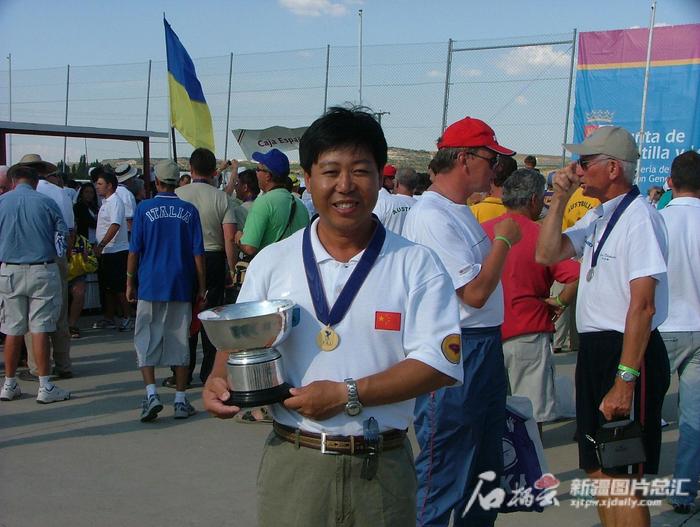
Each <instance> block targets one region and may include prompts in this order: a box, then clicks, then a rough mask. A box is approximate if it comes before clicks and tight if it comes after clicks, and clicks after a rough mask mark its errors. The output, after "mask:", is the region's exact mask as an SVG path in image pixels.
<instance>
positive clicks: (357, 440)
mask: <svg viewBox="0 0 700 527" xmlns="http://www.w3.org/2000/svg"><path fill="white" fill-rule="evenodd" d="M272 428H273V430H274V431H275V433H276V434H277V436H278V437H279V438H280V439H283V440H285V441H287V442H289V443H293V444H294V445H296V447H297V448H299V447H302V446H303V447H306V448H313V449H314V450H320V451H321V453H323V454H348V455H354V454H367V453H369V452H370V448H368V447H367V444H366V443H365V440H364V438H363V437H362V436H332V435H327V434H314V433H312V432H305V431H304V430H300V429H298V428H292V427H291V426H287V425H283V424H282V423H278V422H277V421H275V422H273V423H272ZM379 435H380V437H381V439H380V446H379V450H380V451H382V450H392V449H395V448H399V447H401V446H402V445H403V442H404V439H406V430H389V431H387V432H383V433H382V434H379ZM375 453H376V452H375Z"/></svg>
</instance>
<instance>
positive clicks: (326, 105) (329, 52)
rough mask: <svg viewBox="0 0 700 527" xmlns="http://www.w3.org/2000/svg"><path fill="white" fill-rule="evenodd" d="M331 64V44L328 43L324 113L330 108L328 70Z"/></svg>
mask: <svg viewBox="0 0 700 527" xmlns="http://www.w3.org/2000/svg"><path fill="white" fill-rule="evenodd" d="M330 66H331V45H330V44H326V85H325V87H324V90H323V113H326V108H328V70H329V69H330Z"/></svg>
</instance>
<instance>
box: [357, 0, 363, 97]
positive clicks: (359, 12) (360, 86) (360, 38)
mask: <svg viewBox="0 0 700 527" xmlns="http://www.w3.org/2000/svg"><path fill="white" fill-rule="evenodd" d="M357 14H358V16H359V17H360V28H359V29H360V36H359V44H360V45H359V46H358V52H359V60H358V64H359V77H360V78H359V88H360V106H362V9H360V10H358V12H357Z"/></svg>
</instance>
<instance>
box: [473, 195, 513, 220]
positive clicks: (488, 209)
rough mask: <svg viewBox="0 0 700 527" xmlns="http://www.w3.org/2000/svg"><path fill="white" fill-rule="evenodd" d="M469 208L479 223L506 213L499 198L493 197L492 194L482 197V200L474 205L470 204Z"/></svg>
mask: <svg viewBox="0 0 700 527" xmlns="http://www.w3.org/2000/svg"><path fill="white" fill-rule="evenodd" d="M469 208H470V209H471V211H472V214H474V217H475V218H476V219H477V220H478V221H479V223H484V222H486V221H489V220H492V219H494V218H498V217H499V216H503V215H504V214H505V213H506V207H505V205H503V202H502V201H501V198H494V197H493V196H489V197H487V198H484V199H483V201H480V202H479V203H477V204H476V205H470V206H469Z"/></svg>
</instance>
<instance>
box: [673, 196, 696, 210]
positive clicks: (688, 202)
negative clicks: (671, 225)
mask: <svg viewBox="0 0 700 527" xmlns="http://www.w3.org/2000/svg"><path fill="white" fill-rule="evenodd" d="M673 205H683V206H685V207H700V198H691V197H687V196H684V197H682V198H673V199H672V200H671V201H669V202H668V204H667V205H666V208H668V207H672V206H673Z"/></svg>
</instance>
